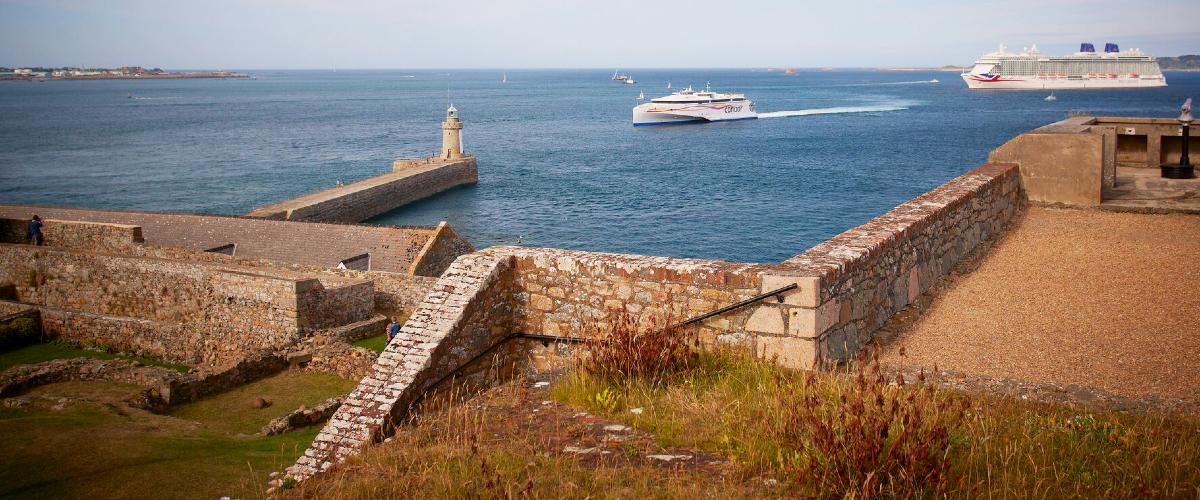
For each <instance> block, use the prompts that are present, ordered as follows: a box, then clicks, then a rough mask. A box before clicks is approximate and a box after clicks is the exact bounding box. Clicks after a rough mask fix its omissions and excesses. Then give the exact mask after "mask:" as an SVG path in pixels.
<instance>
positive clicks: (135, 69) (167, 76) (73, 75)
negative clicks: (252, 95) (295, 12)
mask: <svg viewBox="0 0 1200 500" xmlns="http://www.w3.org/2000/svg"><path fill="white" fill-rule="evenodd" d="M188 78H215V79H227V78H253V76H252V75H250V74H247V73H239V72H235V71H225V70H200V71H165V70H162V69H159V68H152V69H146V68H143V67H141V66H122V67H120V68H68V67H63V68H0V80H18V81H30V80H171V79H188Z"/></svg>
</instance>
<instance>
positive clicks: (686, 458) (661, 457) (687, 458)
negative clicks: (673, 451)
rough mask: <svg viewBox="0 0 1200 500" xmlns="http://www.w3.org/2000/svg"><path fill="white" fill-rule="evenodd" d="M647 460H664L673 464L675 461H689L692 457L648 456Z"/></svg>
mask: <svg viewBox="0 0 1200 500" xmlns="http://www.w3.org/2000/svg"><path fill="white" fill-rule="evenodd" d="M646 458H649V459H651V460H662V461H663V462H671V461H675V460H689V459H691V458H692V456H691V455H646Z"/></svg>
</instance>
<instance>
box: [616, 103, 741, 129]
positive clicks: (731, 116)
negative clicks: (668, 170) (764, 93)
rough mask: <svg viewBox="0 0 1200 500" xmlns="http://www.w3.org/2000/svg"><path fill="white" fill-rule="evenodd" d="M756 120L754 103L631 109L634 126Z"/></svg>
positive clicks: (672, 105)
mask: <svg viewBox="0 0 1200 500" xmlns="http://www.w3.org/2000/svg"><path fill="white" fill-rule="evenodd" d="M754 118H758V113H756V112H755V111H754V103H753V102H751V101H741V102H733V103H703V104H663V103H652V102H651V103H645V104H640V105H638V106H636V107H634V108H633V124H634V126H642V125H670V124H676V123H690V122H724V121H734V120H752V119H754Z"/></svg>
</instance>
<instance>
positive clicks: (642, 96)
mask: <svg viewBox="0 0 1200 500" xmlns="http://www.w3.org/2000/svg"><path fill="white" fill-rule="evenodd" d="M638 100H639V101H644V100H646V93H645V92H638Z"/></svg>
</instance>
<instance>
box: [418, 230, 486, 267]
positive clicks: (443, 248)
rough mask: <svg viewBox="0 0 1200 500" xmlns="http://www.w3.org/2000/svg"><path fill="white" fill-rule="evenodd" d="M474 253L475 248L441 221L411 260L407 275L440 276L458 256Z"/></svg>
mask: <svg viewBox="0 0 1200 500" xmlns="http://www.w3.org/2000/svg"><path fill="white" fill-rule="evenodd" d="M474 251H475V247H473V246H471V243H470V242H468V241H467V240H466V239H465V238H463V237H462V236H459V235H458V233H457V232H455V231H454V228H452V227H450V224H447V223H446V221H442V222H441V223H439V224H438V225H437V228H435V229H434V230H433V236H430V237H429V240H428V241H426V242H425V246H424V247H422V248H421V251H420V252H419V253H417V256H416V257H415V258H414V259H413V263H412V265H411V266H409V268H408V274H410V275H412V276H440V275H441V273H442V271H443V270H445V269H446V268H447V267H450V263H451V262H454V259H457V258H458V256H459V255H466V254H469V253H471V252H474Z"/></svg>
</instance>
